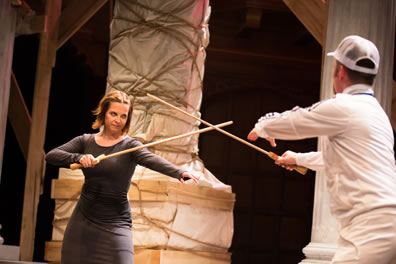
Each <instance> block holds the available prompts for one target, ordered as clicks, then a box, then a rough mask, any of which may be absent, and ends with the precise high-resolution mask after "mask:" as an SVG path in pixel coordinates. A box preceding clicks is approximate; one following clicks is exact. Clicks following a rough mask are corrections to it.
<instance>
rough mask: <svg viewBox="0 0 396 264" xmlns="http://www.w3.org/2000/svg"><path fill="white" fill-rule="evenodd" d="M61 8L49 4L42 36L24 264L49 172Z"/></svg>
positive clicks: (25, 211) (24, 229)
mask: <svg viewBox="0 0 396 264" xmlns="http://www.w3.org/2000/svg"><path fill="white" fill-rule="evenodd" d="M61 7H62V1H61V0H47V1H45V15H46V16H47V21H46V24H45V25H46V28H45V30H44V32H42V33H41V34H40V46H39V54H38V59H37V67H36V78H35V87H34V98H33V108H32V126H31V130H30V137H29V148H28V159H27V168H26V177H25V194H24V201H23V212H22V226H21V239H20V247H21V260H24V261H30V260H32V258H33V251H34V238H35V228H36V220H37V219H36V218H37V207H38V201H39V195H40V187H41V179H42V175H43V170H44V168H45V166H44V156H43V155H40V154H41V153H42V151H43V149H44V139H45V130H46V124H47V114H48V113H47V112H48V100H49V91H50V85H51V76H52V68H53V67H54V65H55V57H56V45H57V43H58V42H57V40H58V24H59V17H60V13H61Z"/></svg>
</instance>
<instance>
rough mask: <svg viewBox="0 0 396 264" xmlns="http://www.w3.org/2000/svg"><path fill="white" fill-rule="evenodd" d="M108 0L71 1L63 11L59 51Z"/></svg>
mask: <svg viewBox="0 0 396 264" xmlns="http://www.w3.org/2000/svg"><path fill="white" fill-rule="evenodd" d="M107 1H108V0H84V1H80V0H71V1H69V4H68V6H66V8H65V9H64V10H63V11H62V15H61V20H60V25H59V39H58V44H57V48H58V49H59V48H60V47H62V45H63V44H65V42H66V41H68V40H69V39H70V38H71V37H72V36H73V34H74V33H76V32H77V31H78V30H79V29H80V28H81V27H82V26H83V25H84V24H85V23H86V22H87V21H88V20H89V19H90V18H91V17H92V16H93V15H95V14H96V12H97V11H98V10H99V9H100V8H101V7H102V6H103V5H104V4H105V3H106V2H107Z"/></svg>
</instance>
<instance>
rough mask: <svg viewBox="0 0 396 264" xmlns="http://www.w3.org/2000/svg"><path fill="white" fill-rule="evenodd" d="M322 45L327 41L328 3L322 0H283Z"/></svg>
mask: <svg viewBox="0 0 396 264" xmlns="http://www.w3.org/2000/svg"><path fill="white" fill-rule="evenodd" d="M283 2H284V3H285V4H286V5H287V6H288V7H289V8H290V10H291V11H292V12H293V13H294V15H295V16H296V17H297V18H298V19H299V20H300V21H301V23H303V24H304V26H305V27H306V29H307V30H308V31H309V32H310V33H311V34H312V36H313V37H314V38H315V39H316V41H318V42H319V43H320V44H321V45H322V46H323V44H324V43H325V40H326V39H325V38H326V35H325V27H326V26H327V20H325V18H327V12H328V5H327V4H325V3H323V2H322V1H320V0H305V1H301V0H283Z"/></svg>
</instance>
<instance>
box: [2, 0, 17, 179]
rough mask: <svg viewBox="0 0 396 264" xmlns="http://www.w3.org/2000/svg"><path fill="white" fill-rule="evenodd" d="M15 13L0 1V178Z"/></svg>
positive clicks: (6, 2) (6, 3)
mask: <svg viewBox="0 0 396 264" xmlns="http://www.w3.org/2000/svg"><path fill="white" fill-rule="evenodd" d="M15 23H16V13H15V10H14V9H13V8H12V7H11V5H10V3H9V1H1V3H0V32H1V35H2V36H1V38H0V179H1V171H2V164H3V151H4V140H5V135H6V126H7V111H8V102H9V95H10V74H11V65H12V54H13V50H14V39H15Z"/></svg>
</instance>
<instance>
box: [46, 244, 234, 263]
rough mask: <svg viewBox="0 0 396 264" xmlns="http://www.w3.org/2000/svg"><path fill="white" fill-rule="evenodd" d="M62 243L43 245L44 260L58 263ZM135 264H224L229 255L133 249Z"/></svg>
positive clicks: (229, 259) (229, 260) (228, 261)
mask: <svg viewBox="0 0 396 264" xmlns="http://www.w3.org/2000/svg"><path fill="white" fill-rule="evenodd" d="M61 248H62V241H47V242H46V243H45V254H44V259H45V260H47V261H49V262H52V263H59V262H60V259H61ZM134 263H135V264H160V263H165V264H167V263H173V264H184V263H189V264H225V263H231V254H230V253H228V252H226V253H221V252H203V251H182V250H163V249H162V250H159V249H158V250H157V249H145V248H139V247H135V259H134Z"/></svg>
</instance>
